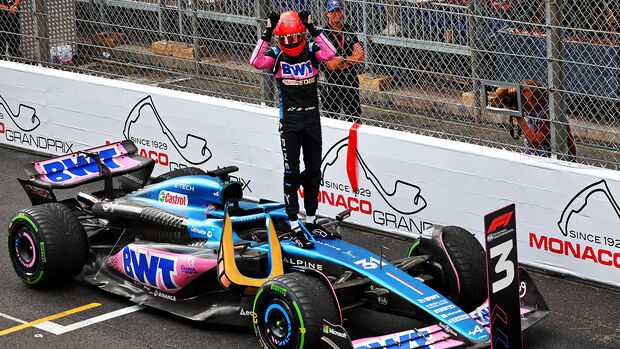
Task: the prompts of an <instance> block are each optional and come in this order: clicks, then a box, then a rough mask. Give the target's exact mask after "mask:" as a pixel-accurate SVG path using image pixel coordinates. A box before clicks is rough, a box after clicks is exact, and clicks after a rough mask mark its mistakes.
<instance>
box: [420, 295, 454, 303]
mask: <svg viewBox="0 0 620 349" xmlns="http://www.w3.org/2000/svg"><path fill="white" fill-rule="evenodd" d="M439 298H440V296H439V295H438V294H433V295H430V296H427V297H424V298H418V299H417V301H418V302H419V303H420V304H424V303H426V302H430V301H432V300H435V299H439ZM443 301H444V300H443V299H442V300H441V301H440V302H443ZM446 303H447V301H446Z"/></svg>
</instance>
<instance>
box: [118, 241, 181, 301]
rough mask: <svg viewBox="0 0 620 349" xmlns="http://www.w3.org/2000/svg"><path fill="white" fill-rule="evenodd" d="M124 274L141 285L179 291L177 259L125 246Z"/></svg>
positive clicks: (123, 256)
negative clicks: (176, 281) (175, 279)
mask: <svg viewBox="0 0 620 349" xmlns="http://www.w3.org/2000/svg"><path fill="white" fill-rule="evenodd" d="M122 258H123V272H124V273H125V275H127V276H128V277H130V278H132V279H134V280H136V281H138V282H139V283H141V284H143V285H147V286H151V287H155V288H158V289H161V290H168V291H177V290H179V289H180V288H179V287H178V286H177V284H176V283H175V281H174V277H175V276H176V275H177V273H178V271H177V267H176V266H177V258H176V257H172V256H168V255H165V254H161V253H157V252H155V251H148V250H145V249H141V248H137V247H135V246H131V245H128V246H125V247H124V248H123V253H122Z"/></svg>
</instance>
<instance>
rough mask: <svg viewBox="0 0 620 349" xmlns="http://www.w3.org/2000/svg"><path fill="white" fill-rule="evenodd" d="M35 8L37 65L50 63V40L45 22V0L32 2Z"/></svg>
mask: <svg viewBox="0 0 620 349" xmlns="http://www.w3.org/2000/svg"><path fill="white" fill-rule="evenodd" d="M34 8H35V10H34V11H35V18H34V25H35V30H34V32H35V35H36V40H37V46H36V51H37V59H38V60H39V63H50V41H49V40H50V38H49V30H48V20H47V2H46V0H34Z"/></svg>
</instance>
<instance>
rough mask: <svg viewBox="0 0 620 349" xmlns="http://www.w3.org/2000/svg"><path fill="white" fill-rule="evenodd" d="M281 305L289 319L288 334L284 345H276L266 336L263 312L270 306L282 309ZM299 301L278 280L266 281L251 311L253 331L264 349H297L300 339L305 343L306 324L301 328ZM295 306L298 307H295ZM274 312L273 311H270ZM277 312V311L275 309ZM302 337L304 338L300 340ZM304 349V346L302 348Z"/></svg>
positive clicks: (302, 319) (301, 319) (266, 324)
mask: <svg viewBox="0 0 620 349" xmlns="http://www.w3.org/2000/svg"><path fill="white" fill-rule="evenodd" d="M282 303H283V304H285V305H286V307H283V308H284V309H285V310H288V314H287V315H288V317H289V319H290V322H289V323H290V325H291V328H290V332H289V333H288V337H287V338H286V343H284V344H276V343H274V341H272V339H271V338H270V336H269V335H268V334H267V331H266V327H267V326H268V325H269V324H268V323H266V322H265V311H266V309H267V308H268V307H269V306H270V305H271V304H277V307H282ZM299 303H300V302H299V299H298V298H297V296H296V295H295V293H294V292H293V291H292V290H290V289H289V288H288V286H287V285H286V284H284V283H282V282H279V281H278V280H273V279H272V280H270V281H267V282H266V283H265V284H264V285H263V286H262V287H261V288H260V290H259V293H257V295H256V298H255V303H254V310H253V322H254V323H253V325H254V330H255V332H256V334H257V336H258V337H259V339H260V341H261V345H262V346H263V347H265V348H298V347H299V345H300V344H301V341H302V339H303V340H304V341H306V342H307V339H306V338H305V337H306V334H307V331H306V328H305V327H304V326H305V325H306V324H305V323H304V325H303V326H302V324H301V323H302V322H304V316H303V315H304V314H302V309H300V308H299ZM295 304H297V305H298V306H297V307H295ZM272 311H274V310H272ZM275 311H278V309H275ZM302 337H304V338H302ZM304 347H306V346H304Z"/></svg>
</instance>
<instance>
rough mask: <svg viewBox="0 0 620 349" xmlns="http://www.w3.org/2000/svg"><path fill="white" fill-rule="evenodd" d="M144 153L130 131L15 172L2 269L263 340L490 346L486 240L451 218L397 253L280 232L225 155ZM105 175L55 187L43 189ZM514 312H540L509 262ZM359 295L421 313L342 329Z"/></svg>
mask: <svg viewBox="0 0 620 349" xmlns="http://www.w3.org/2000/svg"><path fill="white" fill-rule="evenodd" d="M153 167H154V162H153V160H152V159H149V158H146V157H142V156H140V155H138V153H137V148H136V146H135V145H134V144H133V143H132V142H131V141H128V140H125V141H122V142H117V143H113V144H108V145H105V146H101V147H97V148H93V149H90V150H88V151H83V152H77V153H73V154H69V155H64V156H61V157H56V158H52V159H48V160H43V161H39V162H35V163H32V164H31V165H27V166H26V167H25V169H26V172H27V174H28V176H29V178H28V179H20V180H19V181H20V183H21V184H22V186H23V188H24V190H25V191H26V193H27V195H28V197H29V198H30V200H31V202H32V204H33V206H32V207H30V208H26V209H23V210H20V211H19V212H17V213H16V214H15V215H14V216H13V218H12V219H11V222H10V224H9V230H8V251H9V254H10V257H11V261H12V263H13V266H14V269H15V271H16V273H17V275H18V276H19V278H20V279H22V281H23V282H25V283H26V284H28V285H30V286H32V287H49V286H52V285H54V284H58V283H62V282H68V281H69V280H71V279H72V278H74V277H78V276H79V277H80V278H83V279H84V280H86V281H87V282H89V283H91V284H93V285H95V286H97V287H100V288H102V289H104V290H106V291H109V292H111V293H114V294H117V295H121V296H123V297H127V298H128V299H129V300H130V301H132V302H135V303H138V304H145V305H148V306H151V307H154V308H158V309H162V310H164V311H168V312H171V313H173V314H176V315H179V316H183V317H186V318H188V319H192V320H196V321H211V322H217V323H226V324H242V325H248V326H252V327H253V330H254V332H255V334H256V336H257V337H258V340H259V343H260V344H261V345H262V346H263V347H267V348H355V349H358V348H359V349H362V348H453V347H486V346H490V343H491V342H490V336H489V315H488V314H489V309H488V302H487V286H486V272H485V271H486V265H485V252H484V250H483V249H482V246H481V245H480V244H479V243H478V241H477V240H476V239H475V238H474V237H473V235H472V234H470V233H469V232H467V231H466V230H464V229H462V228H459V227H456V226H433V227H431V228H429V229H427V230H425V231H424V233H423V234H422V235H421V236H420V237H419V238H418V239H417V240H416V241H414V242H413V244H412V247H411V250H410V252H409V254H408V255H407V256H402V258H400V259H397V260H390V261H388V260H386V259H385V258H384V257H383V256H382V255H376V254H373V253H371V252H369V251H367V250H365V249H364V248H361V247H359V246H356V245H355V244H352V243H350V242H347V241H343V240H342V238H341V237H340V234H339V233H338V229H334V226H337V225H338V224H340V222H341V221H342V220H343V219H345V218H346V216H347V215H348V212H346V211H345V212H343V213H342V214H340V215H338V216H337V217H336V218H335V219H333V220H325V222H324V224H322V225H319V224H316V225H315V224H305V225H303V229H304V232H305V234H307V235H308V237H309V238H310V239H311V240H313V241H314V247H313V248H311V249H302V248H300V247H298V246H296V245H295V244H293V243H292V242H291V241H290V239H289V234H290V227H289V225H288V223H287V216H286V214H285V212H284V205H283V204H281V203H275V202H270V201H266V200H262V201H260V202H250V201H247V200H244V199H243V193H242V186H241V184H239V183H238V182H235V181H231V180H230V176H229V175H230V173H231V172H234V171H236V170H237V168H236V167H225V168H220V169H216V170H213V171H210V172H204V171H202V170H201V169H198V168H184V169H180V170H176V171H172V172H169V173H165V174H163V175H160V176H158V177H156V178H154V179H151V178H150V176H151V172H152V170H153ZM91 182H103V183H104V188H103V190H101V191H97V192H93V193H84V192H79V193H77V195H76V196H75V197H73V198H70V199H66V200H61V201H59V200H57V198H56V195H55V193H54V190H57V189H68V188H75V187H78V186H82V185H84V184H87V183H91ZM519 280H520V281H521V284H522V288H521V295H520V297H521V298H520V300H521V318H522V319H521V321H522V328H527V327H529V326H531V325H533V324H534V323H536V322H538V321H540V320H541V319H542V318H544V317H545V316H546V315H547V314H548V313H549V310H548V307H547V305H546V304H545V301H544V299H543V298H542V296H541V295H540V294H539V293H538V291H537V290H536V287H535V286H534V284H533V282H532V281H531V279H530V278H529V276H528V275H527V273H526V272H525V270H520V277H519ZM359 307H364V308H367V309H370V310H372V311H377V312H383V313H390V314H397V315H400V316H406V317H409V318H414V319H417V320H419V321H420V322H421V323H424V324H426V325H423V326H420V328H412V329H410V330H407V331H401V332H397V333H389V334H385V335H382V336H378V337H371V338H358V339H354V340H352V339H351V337H350V335H349V332H348V331H347V326H348V325H349V323H348V322H347V321H346V319H347V313H348V312H350V311H351V310H353V309H355V308H359Z"/></svg>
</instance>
